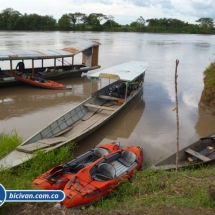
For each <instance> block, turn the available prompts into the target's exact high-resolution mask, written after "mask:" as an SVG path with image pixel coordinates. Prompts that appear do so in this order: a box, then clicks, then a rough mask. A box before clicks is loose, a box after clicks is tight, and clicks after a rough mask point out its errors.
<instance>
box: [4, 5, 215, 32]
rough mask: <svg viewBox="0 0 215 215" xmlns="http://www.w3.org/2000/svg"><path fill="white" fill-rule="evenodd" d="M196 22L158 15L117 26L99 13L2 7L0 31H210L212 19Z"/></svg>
mask: <svg viewBox="0 0 215 215" xmlns="http://www.w3.org/2000/svg"><path fill="white" fill-rule="evenodd" d="M196 22H197V24H189V23H188V22H184V21H181V20H178V19H172V18H162V19H147V20H145V19H144V18H143V17H142V16H140V17H139V18H138V19H137V20H134V21H133V22H132V23H130V24H126V25H120V24H119V23H117V22H115V21H114V17H113V16H112V15H109V16H107V15H104V14H102V13H91V14H89V15H86V14H84V13H80V12H76V13H69V14H63V15H62V16H61V18H60V19H59V20H56V19H54V18H53V16H40V15H38V14H26V13H25V14H24V15H23V14H21V13H20V12H18V11H16V10H14V9H12V8H6V9H5V10H3V11H2V12H1V13H0V30H19V31H20V30H30V31H38V30H42V31H47V30H48V31H50V30H63V31H123V32H126V31H130V32H156V33H192V34H214V33H215V28H214V21H213V19H212V18H208V17H207V18H200V19H198V20H196Z"/></svg>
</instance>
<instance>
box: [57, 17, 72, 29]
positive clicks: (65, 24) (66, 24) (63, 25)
mask: <svg viewBox="0 0 215 215" xmlns="http://www.w3.org/2000/svg"><path fill="white" fill-rule="evenodd" d="M70 20H71V19H70V15H69V14H64V15H63V16H62V17H61V18H60V19H59V20H58V26H59V29H61V30H70V29H71V23H70Z"/></svg>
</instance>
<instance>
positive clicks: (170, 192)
mask: <svg viewBox="0 0 215 215" xmlns="http://www.w3.org/2000/svg"><path fill="white" fill-rule="evenodd" d="M214 175H215V169H214V168H213V167H207V168H205V167H201V168H200V169H189V170H185V171H179V172H178V173H176V172H175V171H160V172H154V171H152V170H149V169H142V170H141V171H139V172H136V174H135V175H134V176H133V177H132V179H131V180H130V181H124V183H123V184H122V185H121V186H120V187H119V189H117V190H115V191H113V192H112V193H111V195H110V196H109V197H108V198H106V199H102V200H100V201H99V202H98V203H96V204H95V205H93V206H91V209H90V210H95V209H96V208H99V209H101V210H102V211H107V212H108V211H120V210H121V211H135V210H145V209H148V208H154V207H156V206H159V205H165V206H170V207H171V206H172V207H175V206H177V207H188V208H212V209H213V210H215V199H214V198H212V197H211V195H210V194H209V192H208V187H209V185H214V187H215V180H214V179H215V176H214ZM214 195H215V193H214Z"/></svg>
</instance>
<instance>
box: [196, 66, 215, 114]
mask: <svg viewBox="0 0 215 215" xmlns="http://www.w3.org/2000/svg"><path fill="white" fill-rule="evenodd" d="M199 105H200V107H202V108H203V109H205V110H206V111H207V112H208V113H211V114H215V62H213V63H211V64H210V66H209V67H208V68H207V69H206V70H205V71H204V89H203V91H202V95H201V99H200V102H199Z"/></svg>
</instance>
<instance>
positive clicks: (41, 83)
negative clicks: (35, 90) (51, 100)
mask: <svg viewBox="0 0 215 215" xmlns="http://www.w3.org/2000/svg"><path fill="white" fill-rule="evenodd" d="M13 77H14V78H16V79H17V80H19V81H22V82H24V83H27V84H30V85H33V86H36V87H42V88H46V89H53V90H67V89H68V90H71V89H72V87H69V86H66V85H64V84H60V83H57V82H55V81H52V80H45V79H42V78H35V77H33V78H32V77H30V76H29V77H26V78H23V77H21V76H19V75H17V74H13Z"/></svg>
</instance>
